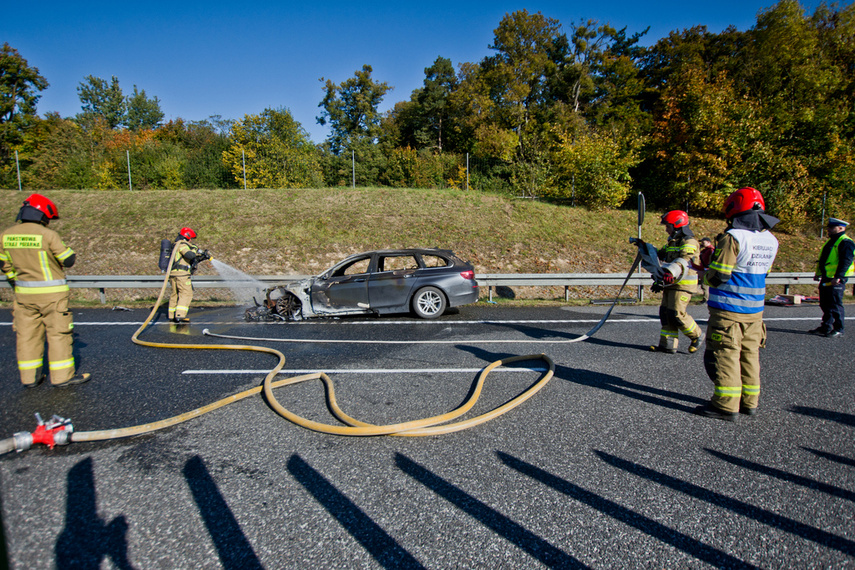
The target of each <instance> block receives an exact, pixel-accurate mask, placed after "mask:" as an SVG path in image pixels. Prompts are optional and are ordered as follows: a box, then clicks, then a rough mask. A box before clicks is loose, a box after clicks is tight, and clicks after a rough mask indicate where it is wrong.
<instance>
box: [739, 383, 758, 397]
mask: <svg viewBox="0 0 855 570" xmlns="http://www.w3.org/2000/svg"><path fill="white" fill-rule="evenodd" d="M742 393H743V394H745V395H746V396H756V395H757V394H759V393H760V385H759V384H743V385H742Z"/></svg>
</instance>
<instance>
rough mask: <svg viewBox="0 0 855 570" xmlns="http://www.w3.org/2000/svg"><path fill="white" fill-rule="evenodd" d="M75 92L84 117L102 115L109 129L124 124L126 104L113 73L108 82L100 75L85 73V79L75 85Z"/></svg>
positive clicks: (126, 110)
mask: <svg viewBox="0 0 855 570" xmlns="http://www.w3.org/2000/svg"><path fill="white" fill-rule="evenodd" d="M77 94H78V96H79V98H80V103H81V108H82V109H83V113H82V115H83V116H84V117H91V116H98V117H103V118H104V120H105V121H106V122H107V126H108V127H109V128H111V129H115V128H118V127H119V126H121V125H123V124H124V122H125V118H126V115H127V112H128V105H127V101H125V96H124V95H123V94H122V88H121V87H120V86H119V80H118V78H117V77H116V76H115V75H114V76H113V77H112V79H111V80H110V83H107V81H105V80H103V79H101V78H100V77H95V76H93V75H87V76H86V78H85V80H84V81H82V82H81V83H80V84H79V85H78V86H77ZM78 117H80V116H79V115H78Z"/></svg>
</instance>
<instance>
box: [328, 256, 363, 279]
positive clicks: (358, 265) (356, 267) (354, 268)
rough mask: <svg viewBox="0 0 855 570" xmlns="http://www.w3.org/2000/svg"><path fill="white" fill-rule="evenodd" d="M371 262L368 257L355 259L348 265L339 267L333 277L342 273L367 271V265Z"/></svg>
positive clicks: (357, 273) (358, 273) (350, 273)
mask: <svg viewBox="0 0 855 570" xmlns="http://www.w3.org/2000/svg"><path fill="white" fill-rule="evenodd" d="M370 264H371V258H370V257H364V258H362V259H357V260H356V261H354V262H353V263H351V264H350V265H346V266H344V267H340V268H338V269H337V270H336V272H335V275H333V277H340V276H342V275H361V274H363V273H368V266H369V265H370Z"/></svg>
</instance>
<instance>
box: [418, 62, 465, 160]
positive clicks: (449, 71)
mask: <svg viewBox="0 0 855 570" xmlns="http://www.w3.org/2000/svg"><path fill="white" fill-rule="evenodd" d="M456 86H457V76H456V75H455V74H454V66H452V65H451V60H450V59H446V58H444V57H437V58H436V60H435V61H434V62H433V65H431V66H430V67H427V68H425V80H424V87H422V89H421V90H420V91H418V93H417V94H416V101H417V102H418V104H419V106H420V110H421V116H422V118H423V124H422V126H421V128H420V129H419V130H418V131H417V132H416V138H417V139H418V140H419V141H420V142H421V143H422V144H421V145H420V146H422V147H428V146H433V147H435V148H436V149H437V150H438V151H439V152H442V143H443V134H444V127H445V128H447V127H448V126H449V105H448V97H449V95H450V94H451V92H452V91H454V89H455V87H456Z"/></svg>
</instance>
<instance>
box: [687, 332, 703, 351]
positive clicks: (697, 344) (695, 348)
mask: <svg viewBox="0 0 855 570" xmlns="http://www.w3.org/2000/svg"><path fill="white" fill-rule="evenodd" d="M702 342H704V333H701V334H700V336H698V338H693V339H692V344H690V345H689V354H694V353H696V352H697V351H698V349H700V348H701V343H702Z"/></svg>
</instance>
